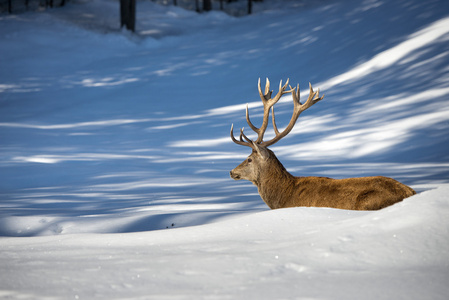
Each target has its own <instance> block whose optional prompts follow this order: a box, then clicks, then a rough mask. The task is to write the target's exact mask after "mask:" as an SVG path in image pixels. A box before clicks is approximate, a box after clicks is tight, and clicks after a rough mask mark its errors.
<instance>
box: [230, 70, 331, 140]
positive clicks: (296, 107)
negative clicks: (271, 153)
mask: <svg viewBox="0 0 449 300" xmlns="http://www.w3.org/2000/svg"><path fill="white" fill-rule="evenodd" d="M288 82H289V80H288V79H287V82H286V83H285V85H282V80H281V82H280V83H279V92H278V93H277V94H276V96H275V97H274V98H271V94H272V93H273V91H270V81H269V80H268V78H267V81H266V84H265V93H262V89H261V86H260V78H259V82H258V88H259V95H260V99H261V100H262V103H263V107H264V113H263V121H262V126H260V127H259V128H257V127H256V126H254V125H253V123H251V121H250V119H249V111H248V105H247V106H246V121H247V122H248V125H249V127H251V129H252V130H254V132H256V133H257V135H258V136H257V140H256V141H252V140H250V139H249V138H248V137H247V136H246V135H245V134H244V133H243V128H242V129H240V139H239V140H236V139H235V137H234V124H232V126H231V139H232V141H234V143H236V144H239V145H242V146H248V147H251V148H253V149H254V145H253V144H254V143H255V144H260V145H261V146H264V147H268V146H270V145H273V144H274V143H276V142H278V141H279V140H280V139H282V138H283V137H285V136H286V135H287V134H289V133H290V131H291V130H292V129H293V127H294V126H295V123H296V120H297V119H298V117H299V115H300V114H301V113H302V112H303V111H304V110H306V109H308V108H309V107H311V106H312V105H314V104H315V103H317V102H319V101H321V100H323V98H324V95H323V96H321V97H320V90H319V89H318V90H317V91H316V92H314V91H313V89H312V85H311V84H310V83H309V87H310V91H309V97H308V98H307V101H306V102H305V103H304V104H301V102H300V101H299V99H300V91H299V84H298V85H297V87H295V88H292V87H291V86H289V87H290V90H288V91H286V90H285V89H286V88H287V85H288ZM286 93H292V98H293V114H292V117H291V119H290V122H289V124H288V125H287V127H286V128H285V129H284V130H283V131H282V132H279V130H278V128H277V125H276V120H275V116H274V107H273V106H274V105H275V104H276V103H277V102H278V101H279V99H281V97H282V95H284V94H286ZM270 109H271V112H272V122H273V129H274V132H275V134H276V135H275V137H274V138H273V139H271V140H269V141H265V142H264V141H263V136H264V134H265V131H266V130H267V127H268V119H269V115H270Z"/></svg>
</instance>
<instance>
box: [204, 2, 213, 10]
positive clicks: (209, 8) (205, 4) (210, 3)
mask: <svg viewBox="0 0 449 300" xmlns="http://www.w3.org/2000/svg"><path fill="white" fill-rule="evenodd" d="M211 9H212V0H203V10H204V11H210V10H211Z"/></svg>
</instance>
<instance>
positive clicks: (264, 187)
mask: <svg viewBox="0 0 449 300" xmlns="http://www.w3.org/2000/svg"><path fill="white" fill-rule="evenodd" d="M230 175H231V177H232V178H233V179H235V180H239V179H247V180H249V181H251V182H253V183H254V184H255V185H256V186H257V188H258V190H259V195H260V197H261V198H262V200H263V201H264V202H265V203H266V204H267V205H268V206H269V207H270V208H271V209H276V208H284V207H296V206H314V207H332V208H340V209H351V210H377V209H381V208H384V207H387V206H389V205H392V204H394V203H396V202H399V201H402V200H403V199H405V198H407V197H410V196H412V195H414V194H416V192H415V191H414V190H413V189H412V188H410V187H408V186H406V185H404V184H402V183H400V182H398V181H396V180H394V179H392V178H388V177H383V176H375V177H361V178H347V179H332V178H327V177H294V176H292V175H291V174H290V173H289V172H288V171H287V170H286V169H285V168H284V166H283V165H282V164H281V162H280V161H279V160H278V159H277V158H276V156H275V155H274V153H273V152H272V151H271V150H269V149H267V148H265V147H261V146H257V149H256V150H253V153H252V154H251V155H250V156H249V157H248V159H246V160H245V161H244V162H242V163H241V164H240V165H239V166H237V167H236V168H235V169H234V170H232V171H231V172H230Z"/></svg>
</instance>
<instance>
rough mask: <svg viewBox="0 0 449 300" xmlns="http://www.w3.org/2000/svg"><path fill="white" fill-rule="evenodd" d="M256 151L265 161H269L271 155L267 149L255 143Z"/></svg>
mask: <svg viewBox="0 0 449 300" xmlns="http://www.w3.org/2000/svg"><path fill="white" fill-rule="evenodd" d="M252 143H253V146H254V150H256V152H257V154H259V156H260V157H262V158H263V159H264V160H267V159H268V158H269V157H270V153H269V152H268V150H267V148H265V147H263V146H260V145H259V144H256V143H254V142H252Z"/></svg>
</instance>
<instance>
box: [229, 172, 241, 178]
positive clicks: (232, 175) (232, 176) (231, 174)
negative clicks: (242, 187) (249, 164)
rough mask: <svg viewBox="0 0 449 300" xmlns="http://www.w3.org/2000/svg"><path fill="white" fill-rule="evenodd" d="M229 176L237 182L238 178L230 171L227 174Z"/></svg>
mask: <svg viewBox="0 0 449 300" xmlns="http://www.w3.org/2000/svg"><path fill="white" fill-rule="evenodd" d="M229 175H230V176H231V178H232V179H234V180H239V179H240V176H239V175H238V174H235V173H233V172H232V171H231V172H229Z"/></svg>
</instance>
